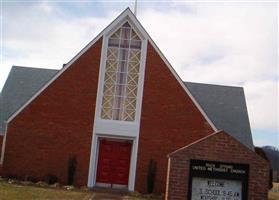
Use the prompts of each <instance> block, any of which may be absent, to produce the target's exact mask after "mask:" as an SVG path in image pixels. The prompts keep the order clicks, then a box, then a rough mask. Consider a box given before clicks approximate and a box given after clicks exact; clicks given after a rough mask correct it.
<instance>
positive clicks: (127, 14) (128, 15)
mask: <svg viewBox="0 0 279 200" xmlns="http://www.w3.org/2000/svg"><path fill="white" fill-rule="evenodd" d="M127 20H128V21H129V23H131V24H133V27H134V28H136V29H137V30H138V31H139V33H140V34H141V35H142V37H143V38H145V39H146V40H147V41H148V42H149V43H150V44H151V45H152V46H153V47H154V49H155V50H156V51H157V53H158V54H159V56H160V57H161V59H162V60H163V61H164V62H165V64H166V65H167V67H168V68H169V70H170V71H171V73H172V74H173V76H174V77H175V78H176V80H177V81H178V83H179V84H180V86H181V87H182V88H183V89H184V91H185V92H186V93H187V94H188V96H189V97H190V99H191V100H192V101H193V103H194V104H195V106H196V107H197V108H198V110H199V111H200V113H201V114H202V115H203V117H204V118H205V120H206V121H207V122H208V124H209V125H210V126H211V128H212V129H213V130H214V131H217V128H216V127H215V126H214V124H213V123H212V122H211V120H210V119H209V118H208V116H207V115H206V113H205V112H204V111H203V110H202V108H201V107H200V105H199V103H198V102H197V101H196V100H195V98H193V96H192V94H191V93H190V91H189V90H188V88H187V87H186V86H185V85H184V83H183V81H182V80H181V78H180V77H179V76H178V74H177V73H176V71H175V70H174V68H173V67H172V66H171V65H170V63H169V62H168V60H167V59H166V57H165V56H164V55H163V54H162V52H161V51H160V49H159V48H158V47H157V45H156V44H155V42H154V41H153V40H152V38H151V37H150V36H149V34H148V33H147V32H146V30H145V29H144V27H143V26H142V25H141V23H140V22H139V21H138V19H137V18H136V16H135V15H134V14H133V13H132V11H131V10H130V9H129V8H127V9H126V10H124V11H123V12H122V13H121V14H120V15H119V16H118V17H117V18H116V19H115V20H114V21H113V22H111V23H110V24H109V25H108V26H107V27H106V28H105V29H104V30H103V31H102V32H101V33H99V35H97V36H96V37H95V38H94V39H93V40H92V41H91V42H89V44H88V45H86V46H85V47H84V48H83V49H82V50H81V51H80V52H79V53H78V54H77V55H76V56H74V57H73V58H72V59H71V60H70V61H69V62H68V63H67V64H66V65H65V66H64V67H63V69H62V70H60V71H59V72H58V73H57V74H56V75H55V76H53V77H52V78H51V80H50V81H48V82H47V83H46V84H45V85H44V86H43V87H42V88H41V89H40V90H39V91H37V92H36V93H35V94H34V95H33V96H32V97H31V98H30V99H29V100H28V101H27V102H26V103H25V104H24V105H22V106H21V107H20V108H19V109H18V110H17V111H16V112H15V113H14V114H13V115H11V116H10V117H9V118H8V119H7V123H9V122H10V121H12V120H13V119H14V118H15V117H16V116H17V115H18V114H19V113H20V112H21V111H22V110H23V109H24V108H25V107H26V106H28V105H29V104H30V103H31V102H32V101H33V100H34V99H35V98H36V97H37V96H39V95H40V94H41V92H43V91H44V90H45V89H46V88H47V87H48V86H49V85H50V84H51V83H52V82H53V81H55V80H56V79H57V78H59V76H60V75H61V74H63V72H64V71H66V70H67V69H68V68H69V67H70V66H71V65H72V64H73V63H74V62H75V61H76V60H77V59H78V58H79V57H80V56H81V55H82V54H83V53H85V52H86V51H87V50H88V49H89V48H90V47H91V46H92V45H93V44H95V42H96V41H98V40H99V39H100V38H102V37H103V36H107V35H108V34H110V33H111V31H112V30H113V29H115V28H117V26H118V25H119V24H121V22H123V21H127ZM103 38H104V37H103Z"/></svg>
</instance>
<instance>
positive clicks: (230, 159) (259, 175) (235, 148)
mask: <svg viewBox="0 0 279 200" xmlns="http://www.w3.org/2000/svg"><path fill="white" fill-rule="evenodd" d="M190 159H197V160H208V161H219V162H227V163H238V164H249V180H248V182H249V183H248V199H249V200H252V199H253V200H266V199H267V193H268V184H269V182H268V181H269V169H270V168H269V167H270V166H269V164H268V162H267V161H266V160H264V159H262V158H261V157H260V156H258V155H257V154H256V153H255V152H253V151H251V150H250V149H248V148H247V147H245V146H244V145H242V144H240V143H239V142H238V141H237V140H235V139H234V138H232V137H231V136H229V135H228V134H227V133H224V132H219V133H217V134H214V135H212V136H210V137H208V138H206V139H205V140H202V141H201V142H198V143H195V144H193V145H190V146H189V147H187V148H183V149H181V150H178V151H177V152H175V153H173V154H171V155H170V159H169V164H170V168H169V170H168V173H169V177H168V189H167V196H166V199H168V200H179V199H183V200H185V199H187V195H188V177H189V166H190Z"/></svg>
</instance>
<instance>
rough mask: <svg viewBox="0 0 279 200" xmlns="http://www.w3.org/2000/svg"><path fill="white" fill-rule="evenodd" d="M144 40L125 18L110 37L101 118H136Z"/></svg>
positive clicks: (128, 119) (131, 119)
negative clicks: (142, 40)
mask: <svg viewBox="0 0 279 200" xmlns="http://www.w3.org/2000/svg"><path fill="white" fill-rule="evenodd" d="M141 45H142V42H141V40H140V38H139V36H138V35H137V34H136V32H135V31H134V30H133V29H132V27H131V26H130V24H129V23H128V22H126V23H125V24H124V25H123V26H122V27H120V28H119V29H118V30H117V31H116V32H115V33H114V34H112V35H111V37H110V38H109V41H108V48H107V57H106V69H105V78H104V88H103V97H102V110H101V118H102V119H111V120H122V121H134V120H135V113H136V102H137V89H138V81H139V67H140V57H141Z"/></svg>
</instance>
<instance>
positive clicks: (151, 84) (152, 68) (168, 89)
mask: <svg viewBox="0 0 279 200" xmlns="http://www.w3.org/2000/svg"><path fill="white" fill-rule="evenodd" d="M212 132H213V130H212V128H211V127H210V125H209V124H208V123H207V121H206V120H205V119H204V117H203V116H202V114H201V113H200V112H199V110H198V109H197V107H196V106H195V105H194V103H193V102H192V100H191V99H190V97H189V96H188V95H187V94H186V92H185V90H184V89H183V88H182V86H181V85H180V84H179V82H178V81H177V80H176V78H175V77H174V76H173V75H172V73H171V71H170V70H169V69H168V67H167V66H166V64H165V63H164V62H163V60H162V59H161V58H160V56H159V55H158V54H157V52H156V51H155V49H154V48H153V47H152V46H151V45H150V44H148V49H147V61H146V69H145V82H144V91H143V102H142V113H141V124H140V135H139V149H138V161H137V171H136V188H135V190H137V191H139V192H143V193H145V192H146V189H147V186H146V185H147V184H146V183H147V172H148V163H149V161H150V159H154V160H155V161H156V162H157V174H156V181H155V191H154V192H155V193H162V192H164V191H165V183H166V174H167V154H169V153H171V152H172V151H174V150H176V149H178V148H180V147H183V146H185V145H187V144H189V143H191V142H193V141H195V140H197V139H200V138H202V137H204V136H206V135H208V134H210V133H212Z"/></svg>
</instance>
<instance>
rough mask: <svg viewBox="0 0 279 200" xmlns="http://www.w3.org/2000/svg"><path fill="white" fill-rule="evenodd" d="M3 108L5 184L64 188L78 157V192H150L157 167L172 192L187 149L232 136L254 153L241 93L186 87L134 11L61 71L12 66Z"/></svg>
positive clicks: (160, 183)
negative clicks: (54, 180)
mask: <svg viewBox="0 0 279 200" xmlns="http://www.w3.org/2000/svg"><path fill="white" fill-rule="evenodd" d="M0 103H1V108H0V109H1V110H0V111H1V121H0V134H1V135H0V146H1V145H2V148H1V149H2V150H1V161H0V173H1V174H2V175H3V176H9V175H11V174H12V175H15V176H17V177H20V178H21V179H24V178H25V177H26V176H32V177H35V178H36V179H43V177H45V176H46V175H47V174H53V175H55V176H57V177H58V179H59V181H60V182H61V183H64V184H66V182H67V170H68V161H69V159H70V158H72V157H75V158H76V161H77V162H76V173H75V178H74V184H75V185H76V186H88V187H95V186H99V187H109V188H111V187H112V188H126V189H128V190H130V191H139V192H142V193H145V192H146V191H147V186H146V182H147V175H148V165H149V163H150V160H151V159H152V160H154V161H155V162H156V164H157V169H156V176H155V185H154V187H155V188H154V192H155V193H164V192H165V189H166V181H167V171H168V158H167V155H168V154H170V153H172V152H174V151H176V150H177V149H179V148H182V147H184V146H187V145H189V144H192V143H194V142H195V141H198V140H200V139H202V138H206V137H208V136H209V135H211V134H212V133H214V132H217V131H219V130H224V131H226V133H228V134H229V135H230V137H231V138H233V139H235V140H236V141H238V142H239V143H240V144H241V145H242V146H243V148H244V149H246V150H247V151H249V152H250V151H251V152H252V151H253V150H254V147H253V142H252V136H251V130H250V125H249V119H248V113H247V108H246V102H245V96H244V91H243V88H240V87H231V86H220V85H211V84H201V83H192V82H184V81H183V80H181V78H180V77H179V76H178V74H177V73H176V72H175V70H174V69H173V67H172V66H171V65H170V63H169V62H168V61H167V59H166V58H165V57H164V55H163V54H162V52H161V51H160V50H159V48H158V47H157V46H156V44H155V43H154V42H153V40H152V39H151V38H150V36H149V35H148V33H147V32H146V31H145V29H144V28H143V27H142V25H141V24H140V23H139V21H138V20H137V18H136V17H135V16H134V15H133V13H132V12H131V11H130V9H126V10H125V11H124V12H122V13H121V14H120V15H119V16H118V17H117V18H116V19H115V20H114V21H113V22H112V23H111V24H109V25H108V26H107V27H106V28H105V29H104V30H103V31H102V32H101V33H100V34H99V35H98V36H97V37H96V38H94V39H93V40H92V41H91V42H90V43H89V44H88V45H87V46H86V47H84V49H82V50H81V51H80V52H79V53H78V54H77V55H76V56H75V57H74V58H73V59H72V60H70V61H69V62H68V63H67V64H65V65H64V66H63V68H62V69H61V70H50V69H39V68H27V67H18V66H13V67H12V69H11V72H10V74H9V76H8V79H7V81H6V83H5V85H4V88H3V90H2V92H1V99H0ZM220 145H226V144H225V143H220ZM246 150H245V151H246ZM243 151H244V150H243ZM203 153H204V154H205V155H206V153H207V152H206V151H205V152H203Z"/></svg>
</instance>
